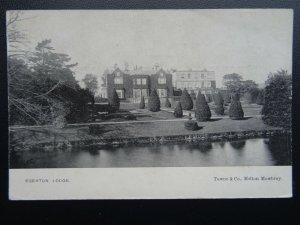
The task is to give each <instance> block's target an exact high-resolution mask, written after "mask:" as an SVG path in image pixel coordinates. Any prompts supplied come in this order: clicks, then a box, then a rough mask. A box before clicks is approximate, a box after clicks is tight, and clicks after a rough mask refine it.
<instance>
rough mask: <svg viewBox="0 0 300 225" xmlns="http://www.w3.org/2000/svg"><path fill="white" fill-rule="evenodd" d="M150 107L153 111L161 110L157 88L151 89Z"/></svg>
mask: <svg viewBox="0 0 300 225" xmlns="http://www.w3.org/2000/svg"><path fill="white" fill-rule="evenodd" d="M148 109H149V110H150V111H152V112H158V111H160V100H159V97H158V95H157V92H156V90H155V89H153V91H151V94H150V97H149V100H148Z"/></svg>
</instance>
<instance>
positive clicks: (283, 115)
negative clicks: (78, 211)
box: [6, 9, 293, 197]
mask: <svg viewBox="0 0 300 225" xmlns="http://www.w3.org/2000/svg"><path fill="white" fill-rule="evenodd" d="M6 17H7V22H6V26H7V27H6V29H7V68H8V70H7V71H8V74H7V77H8V107H9V167H10V169H12V170H14V171H15V170H16V171H17V170H23V171H26V170H28V171H29V170H30V171H32V170H36V169H77V170H76V171H81V170H78V169H88V168H89V169H92V168H93V169H95V168H97V169H116V168H119V169H121V168H123V169H124V168H126V169H130V168H139V169H143V168H145V169H146V168H157V169H159V168H162V171H163V168H176V169H178V170H180V171H184V168H186V169H188V168H206V170H207V171H210V170H211V171H214V170H215V169H218V168H222V170H223V168H225V169H224V171H225V170H226V168H229V167H230V168H231V169H234V168H241V167H245V168H250V169H251V168H252V167H253V168H254V167H270V168H271V167H272V168H273V167H278V168H279V167H290V166H291V165H292V160H291V159H292V148H291V133H292V129H291V125H292V121H291V109H292V76H293V75H292V74H293V71H292V50H293V49H292V46H293V11H292V10H289V9H186V10H11V11H7V14H6ZM181 169H182V170H181ZM36 171H38V170H36ZM68 171H69V170H68ZM82 171H83V170H82ZM103 171H104V170H103ZM105 171H108V170H105ZM111 171H112V170H111ZM212 177H213V178H212V179H213V181H214V182H219V181H223V179H224V180H225V181H227V180H226V179H229V180H230V179H236V181H240V180H243V181H244V180H246V182H248V181H247V179H249V181H251V180H254V181H255V180H257V179H259V180H262V181H263V180H264V179H265V180H266V181H267V182H271V181H273V182H276V181H277V182H280V180H281V179H282V178H281V177H280V176H279V177H276V176H274V175H270V176H264V175H261V174H259V175H257V176H254V175H251V176H242V177H228V176H226V177H217V176H212ZM264 177H265V178H264ZM27 178H28V179H27ZM24 179H26V180H25V182H29V183H33V182H40V183H43V182H48V180H47V179H46V178H45V179H44V178H41V177H31V176H29V177H24ZM39 179H40V180H39ZM43 179H44V181H43ZM145 179H146V178H145ZM62 180H63V182H69V181H68V178H63V179H62ZM285 182H290V181H285ZM41 185H42V184H41ZM224 185H225V184H224ZM245 185H246V184H245ZM279 186H280V185H279ZM225 195H226V194H225ZM220 196H221V195H218V196H217V197H220Z"/></svg>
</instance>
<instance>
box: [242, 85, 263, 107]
mask: <svg viewBox="0 0 300 225" xmlns="http://www.w3.org/2000/svg"><path fill="white" fill-rule="evenodd" d="M258 94H259V89H258V88H256V87H253V88H250V89H248V91H247V92H246V93H245V94H244V99H245V100H246V102H248V103H250V104H251V103H255V102H256V99H257V96H258Z"/></svg>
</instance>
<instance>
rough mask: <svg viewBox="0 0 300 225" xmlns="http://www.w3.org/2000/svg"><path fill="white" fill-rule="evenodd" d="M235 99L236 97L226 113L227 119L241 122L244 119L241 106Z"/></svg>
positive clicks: (235, 97)
mask: <svg viewBox="0 0 300 225" xmlns="http://www.w3.org/2000/svg"><path fill="white" fill-rule="evenodd" d="M237 99H238V97H237V96H235V95H234V97H233V98H232V102H231V104H230V107H229V111H228V114H229V117H230V118H231V119H233V120H241V119H243V118H244V111H243V108H242V104H241V102H240V101H239V100H237Z"/></svg>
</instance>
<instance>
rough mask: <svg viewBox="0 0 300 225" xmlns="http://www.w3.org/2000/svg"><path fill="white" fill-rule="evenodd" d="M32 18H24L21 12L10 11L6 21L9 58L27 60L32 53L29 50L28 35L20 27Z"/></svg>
mask: <svg viewBox="0 0 300 225" xmlns="http://www.w3.org/2000/svg"><path fill="white" fill-rule="evenodd" d="M27 19H30V18H24V16H23V13H22V12H21V11H8V13H7V21H6V31H7V55H8V57H9V58H10V57H18V58H23V59H24V58H26V57H27V56H28V55H29V54H31V52H30V51H29V50H28V46H27V45H28V43H29V41H28V39H27V35H26V34H25V33H24V31H23V30H21V29H20V28H19V27H18V25H19V24H20V23H21V22H22V21H23V20H27Z"/></svg>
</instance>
